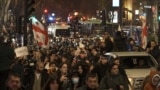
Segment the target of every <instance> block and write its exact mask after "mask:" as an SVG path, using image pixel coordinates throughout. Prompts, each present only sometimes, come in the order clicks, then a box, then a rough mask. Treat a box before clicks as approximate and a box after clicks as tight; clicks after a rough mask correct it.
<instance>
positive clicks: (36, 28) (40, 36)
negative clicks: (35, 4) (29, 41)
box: [31, 17, 49, 48]
mask: <svg viewBox="0 0 160 90" xmlns="http://www.w3.org/2000/svg"><path fill="white" fill-rule="evenodd" d="M31 20H32V29H33V35H34V39H35V40H36V41H37V43H38V45H39V46H40V47H42V48H46V47H48V44H49V37H48V33H47V30H46V29H45V27H44V25H43V24H42V23H41V22H40V21H38V20H37V19H36V18H35V17H31Z"/></svg>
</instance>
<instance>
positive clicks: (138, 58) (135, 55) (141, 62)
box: [105, 51, 158, 90]
mask: <svg viewBox="0 0 160 90" xmlns="http://www.w3.org/2000/svg"><path fill="white" fill-rule="evenodd" d="M105 56H106V57H107V59H108V60H109V62H110V63H112V62H113V59H115V58H117V57H119V58H120V63H121V65H122V66H123V67H124V69H125V71H126V74H127V76H128V79H129V81H130V83H131V87H130V90H140V88H141V86H142V83H143V80H144V78H145V77H146V76H147V75H149V74H150V69H151V68H152V67H155V68H156V67H158V63H157V61H156V60H155V59H154V58H153V57H152V56H151V55H150V54H149V53H147V52H134V51H133V52H129V51H128V52H108V53H105ZM131 88H132V89H131Z"/></svg>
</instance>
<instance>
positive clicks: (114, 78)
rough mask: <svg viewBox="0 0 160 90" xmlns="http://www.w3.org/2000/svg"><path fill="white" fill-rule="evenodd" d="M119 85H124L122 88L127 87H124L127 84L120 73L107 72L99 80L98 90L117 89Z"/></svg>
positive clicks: (126, 89)
mask: <svg viewBox="0 0 160 90" xmlns="http://www.w3.org/2000/svg"><path fill="white" fill-rule="evenodd" d="M120 85H123V86H124V88H125V89H124V90H128V88H127V87H126V85H128V84H127V83H126V82H125V81H124V79H123V77H122V75H121V74H117V75H112V74H110V73H108V74H106V75H105V76H104V77H103V79H102V80H101V82H100V90H108V89H113V90H119V86H120Z"/></svg>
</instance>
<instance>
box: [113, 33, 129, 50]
mask: <svg viewBox="0 0 160 90" xmlns="http://www.w3.org/2000/svg"><path fill="white" fill-rule="evenodd" d="M114 43H115V47H116V49H117V50H118V51H127V45H126V37H125V36H123V35H122V32H120V31H117V32H116V36H115V37H114Z"/></svg>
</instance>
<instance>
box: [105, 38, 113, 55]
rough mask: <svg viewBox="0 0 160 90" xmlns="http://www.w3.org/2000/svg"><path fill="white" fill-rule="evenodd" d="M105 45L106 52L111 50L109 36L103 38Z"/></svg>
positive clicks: (111, 43)
mask: <svg viewBox="0 0 160 90" xmlns="http://www.w3.org/2000/svg"><path fill="white" fill-rule="evenodd" d="M105 45H106V46H105V47H106V49H105V51H106V52H111V51H112V50H113V42H112V41H111V39H110V38H106V39H105Z"/></svg>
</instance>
